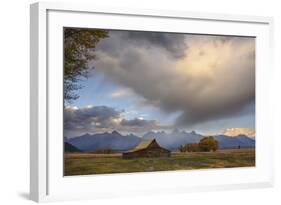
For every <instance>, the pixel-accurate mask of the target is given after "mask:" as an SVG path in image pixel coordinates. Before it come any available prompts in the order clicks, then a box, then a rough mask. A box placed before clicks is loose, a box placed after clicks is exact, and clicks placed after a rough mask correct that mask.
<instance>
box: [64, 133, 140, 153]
mask: <svg viewBox="0 0 281 205" xmlns="http://www.w3.org/2000/svg"><path fill="white" fill-rule="evenodd" d="M140 141H141V138H139V137H137V136H135V135H133V134H130V135H124V136H123V135H121V134H120V133H119V132H117V131H113V132H111V133H110V132H105V133H98V134H93V135H91V134H88V133H87V134H84V135H82V136H78V137H74V138H67V142H68V143H70V144H72V145H74V146H75V147H77V148H78V149H81V150H83V151H95V150H101V149H113V150H129V149H131V148H132V147H135V146H136V145H137V144H138V143H140Z"/></svg>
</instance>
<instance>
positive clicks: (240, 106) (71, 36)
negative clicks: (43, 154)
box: [62, 27, 256, 176]
mask: <svg viewBox="0 0 281 205" xmlns="http://www.w3.org/2000/svg"><path fill="white" fill-rule="evenodd" d="M63 43H64V45H63V56H64V62H63V72H64V78H63V88H64V89H63V96H64V99H63V109H64V113H63V139H62V140H63V142H64V143H63V144H64V153H63V159H64V162H63V163H64V165H63V166H64V176H75V175H96V174H116V173H134V172H156V171H178V170H199V169H219V168H240V167H254V166H255V161H256V155H255V145H256V136H255V135H256V133H255V38H254V37H246V36H225V35H208V34H191V33H173V32H155V31H129V30H128V31H127V30H107V29H94V28H69V27H65V28H64V30H63Z"/></svg>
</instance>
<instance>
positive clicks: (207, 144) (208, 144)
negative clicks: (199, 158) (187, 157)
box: [198, 136, 218, 152]
mask: <svg viewBox="0 0 281 205" xmlns="http://www.w3.org/2000/svg"><path fill="white" fill-rule="evenodd" d="M198 146H199V149H200V151H203V152H209V151H216V150H217V149H218V141H217V140H215V139H214V137H212V136H209V137H204V138H203V139H201V140H200V142H199V144H198Z"/></svg>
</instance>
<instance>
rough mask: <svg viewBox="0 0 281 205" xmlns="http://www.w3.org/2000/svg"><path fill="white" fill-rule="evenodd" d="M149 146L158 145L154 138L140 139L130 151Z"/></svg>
mask: <svg viewBox="0 0 281 205" xmlns="http://www.w3.org/2000/svg"><path fill="white" fill-rule="evenodd" d="M150 146H158V147H160V146H159V145H158V143H157V142H156V140H155V139H152V140H151V139H149V140H142V141H141V142H140V143H139V144H138V145H137V146H136V147H135V148H134V149H133V150H131V151H138V150H142V149H146V148H149V147H150Z"/></svg>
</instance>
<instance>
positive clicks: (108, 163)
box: [64, 148, 255, 176]
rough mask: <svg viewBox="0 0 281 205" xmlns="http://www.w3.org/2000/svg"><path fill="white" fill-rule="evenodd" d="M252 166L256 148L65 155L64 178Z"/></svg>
mask: <svg viewBox="0 0 281 205" xmlns="http://www.w3.org/2000/svg"><path fill="white" fill-rule="evenodd" d="M251 166H255V149H254V148H249V149H225V150H217V151H216V152H185V153H181V152H172V154H171V157H161V158H135V159H123V158H122V153H116V154H92V153H65V154H64V176H73V175H90V174H109V173H129V172H151V171H168V170H192V169H208V168H231V167H251Z"/></svg>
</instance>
